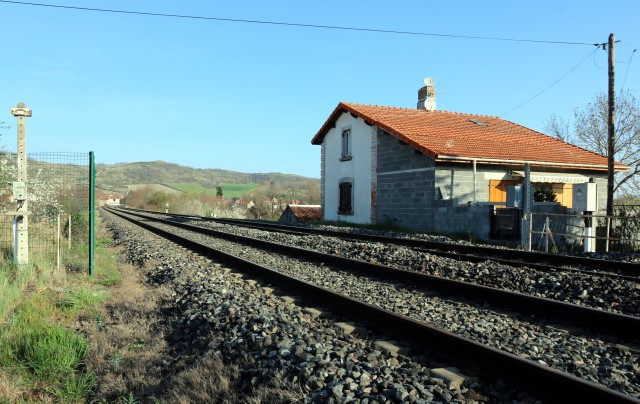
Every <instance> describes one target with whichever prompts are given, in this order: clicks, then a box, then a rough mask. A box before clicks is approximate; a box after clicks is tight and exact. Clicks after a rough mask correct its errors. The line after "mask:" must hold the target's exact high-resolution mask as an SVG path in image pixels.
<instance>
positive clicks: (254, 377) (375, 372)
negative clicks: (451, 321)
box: [103, 213, 535, 403]
mask: <svg viewBox="0 0 640 404" xmlns="http://www.w3.org/2000/svg"><path fill="white" fill-rule="evenodd" d="M103 217H104V219H105V222H107V223H108V226H109V227H110V228H111V229H112V231H113V232H114V234H115V238H116V240H118V242H119V243H121V244H123V245H124V246H125V254H126V256H127V259H128V260H129V261H131V262H132V263H138V264H140V263H143V262H146V261H149V260H151V261H152V262H155V263H157V266H156V267H155V268H154V269H153V270H152V271H150V272H149V273H148V274H147V279H148V282H149V283H151V284H154V283H162V284H169V285H171V286H172V287H173V288H174V290H175V293H174V295H173V297H172V299H171V302H170V304H171V306H173V309H172V310H169V311H168V312H167V315H170V316H174V317H175V321H174V324H175V329H174V332H173V333H172V334H171V335H170V336H169V337H168V339H169V342H170V344H169V345H170V346H172V347H174V349H175V350H176V351H179V352H186V351H192V352H195V353H197V355H205V356H206V355H214V354H219V355H221V356H222V357H223V359H224V360H225V361H227V362H228V363H232V364H236V365H238V366H239V367H240V368H241V371H240V374H241V386H240V388H241V389H244V390H247V391H248V390H249V389H250V388H251V386H254V385H273V386H277V385H278V383H279V381H282V380H287V381H289V382H292V383H296V384H299V385H300V386H302V388H303V389H304V391H305V395H306V401H308V402H325V401H328V400H333V401H336V402H344V401H350V400H353V402H360V403H375V402H379V403H383V402H469V403H474V402H487V401H491V402H514V401H519V402H535V400H534V399H531V398H528V396H527V395H525V394H518V393H514V392H513V391H512V390H511V389H509V388H508V386H505V385H504V383H502V382H501V381H500V380H497V381H491V380H484V379H482V380H477V379H468V381H467V383H466V384H465V385H463V386H454V385H448V384H447V383H446V382H445V381H443V380H442V379H440V378H437V377H435V376H434V375H435V373H436V372H437V371H436V370H434V369H437V368H441V367H447V364H443V363H439V362H434V361H433V360H432V359H429V358H428V357H425V356H424V355H413V353H412V355H411V356H404V355H397V356H395V355H392V354H389V353H386V352H385V351H384V350H382V349H380V348H377V347H376V346H374V342H375V341H377V340H381V339H384V337H383V336H380V335H374V334H373V333H371V332H367V336H366V337H361V336H354V335H343V334H342V333H340V332H339V331H337V329H336V328H335V325H334V323H333V321H330V320H329V319H326V318H323V317H319V318H316V319H312V318H310V317H309V316H308V315H306V314H305V313H304V312H303V311H302V309H301V307H300V306H298V305H295V304H289V303H284V302H283V301H282V300H281V299H280V298H279V297H277V296H275V295H273V294H269V293H268V290H267V289H265V288H264V287H262V286H260V285H259V284H255V285H254V284H252V283H250V282H245V281H242V280H241V279H239V278H238V277H237V276H234V274H233V273H229V272H227V271H225V270H223V269H222V268H221V267H220V266H219V265H215V264H213V263H210V262H209V261H207V260H204V259H195V258H194V257H193V256H192V255H191V254H188V253H186V252H184V251H183V250H181V249H179V248H176V247H174V246H172V245H171V244H169V243H167V242H165V241H161V240H159V239H158V238H156V237H153V236H149V235H148V233H146V232H143V231H142V230H140V229H137V228H134V227H132V226H131V225H129V224H127V223H126V222H124V221H122V220H121V219H117V218H115V217H114V216H113V215H110V214H108V213H103ZM241 249H244V248H242V247H241ZM253 255H254V253H253V252H251V251H249V250H246V251H245V257H246V258H249V259H253V258H257V256H256V257H254V256H253ZM255 255H261V254H260V253H257V252H256V253H255ZM287 262H288V264H287V265H294V264H293V262H291V261H288V260H287ZM167 366H171V363H167Z"/></svg>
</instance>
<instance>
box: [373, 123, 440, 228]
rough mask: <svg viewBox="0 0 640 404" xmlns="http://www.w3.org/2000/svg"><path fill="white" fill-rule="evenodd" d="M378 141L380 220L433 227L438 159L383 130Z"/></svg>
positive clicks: (378, 218)
mask: <svg viewBox="0 0 640 404" xmlns="http://www.w3.org/2000/svg"><path fill="white" fill-rule="evenodd" d="M376 143H377V158H376V161H377V176H376V177H377V181H376V182H377V199H376V208H377V222H378V223H392V224H395V225H398V226H402V227H407V228H411V229H416V230H423V231H430V230H432V229H433V209H434V206H433V196H432V195H433V187H434V172H435V161H434V160H433V159H431V158H429V157H427V156H425V155H424V154H422V153H419V152H416V150H415V149H414V148H412V147H410V146H408V145H406V144H403V143H402V142H400V141H399V140H398V139H397V138H395V137H393V136H391V135H389V134H387V133H385V132H383V131H381V130H379V131H378V134H377V142H376Z"/></svg>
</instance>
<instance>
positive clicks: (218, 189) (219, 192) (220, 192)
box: [216, 187, 222, 198]
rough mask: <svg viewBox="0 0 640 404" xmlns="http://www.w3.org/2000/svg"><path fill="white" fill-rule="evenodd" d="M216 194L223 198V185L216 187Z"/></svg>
mask: <svg viewBox="0 0 640 404" xmlns="http://www.w3.org/2000/svg"><path fill="white" fill-rule="evenodd" d="M216 196H217V197H218V198H222V187H216Z"/></svg>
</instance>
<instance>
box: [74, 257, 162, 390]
mask: <svg viewBox="0 0 640 404" xmlns="http://www.w3.org/2000/svg"><path fill="white" fill-rule="evenodd" d="M120 271H121V273H122V278H121V279H120V281H119V282H118V283H117V284H116V285H114V286H113V287H112V288H111V289H110V292H111V300H110V301H109V302H108V303H107V304H106V305H105V306H104V307H103V308H102V309H101V310H100V312H101V313H100V316H98V317H97V321H92V322H85V323H83V328H84V331H85V332H86V333H87V337H88V339H89V340H90V341H92V351H91V353H90V354H89V357H88V358H87V360H86V364H87V367H88V368H89V369H91V370H93V372H94V373H95V374H96V376H97V378H98V384H97V386H96V391H95V395H96V397H99V398H108V399H116V398H118V397H121V396H123V395H125V393H128V392H134V394H135V395H145V396H146V395H149V394H153V392H154V391H155V390H157V389H158V387H159V385H160V384H161V372H160V371H159V367H160V366H161V363H162V356H163V353H164V352H165V351H166V344H165V341H164V335H163V333H162V331H161V329H162V319H161V318H160V317H158V316H159V310H158V304H159V302H160V301H161V300H162V299H163V298H165V297H166V296H167V294H168V293H169V291H168V290H167V289H166V288H162V287H161V288H148V287H146V286H145V285H144V284H143V282H142V279H141V272H142V271H141V270H140V269H138V268H135V267H133V266H131V265H121V266H120Z"/></svg>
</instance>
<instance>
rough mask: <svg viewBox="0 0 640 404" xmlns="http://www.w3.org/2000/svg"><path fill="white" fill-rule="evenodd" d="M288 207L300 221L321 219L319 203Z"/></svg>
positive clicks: (306, 221)
mask: <svg viewBox="0 0 640 404" xmlns="http://www.w3.org/2000/svg"><path fill="white" fill-rule="evenodd" d="M289 209H291V211H292V212H293V215H294V216H295V217H296V219H297V220H298V221H299V222H300V223H313V222H317V221H319V220H322V207H320V206H319V205H289Z"/></svg>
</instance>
